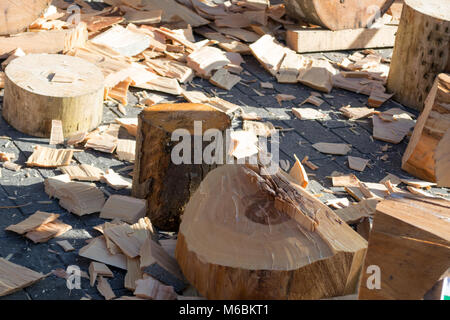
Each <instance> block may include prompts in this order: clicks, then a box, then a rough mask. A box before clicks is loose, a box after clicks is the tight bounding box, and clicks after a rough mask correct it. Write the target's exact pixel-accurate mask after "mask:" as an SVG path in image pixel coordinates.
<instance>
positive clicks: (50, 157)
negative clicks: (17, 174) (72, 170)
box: [26, 145, 73, 168]
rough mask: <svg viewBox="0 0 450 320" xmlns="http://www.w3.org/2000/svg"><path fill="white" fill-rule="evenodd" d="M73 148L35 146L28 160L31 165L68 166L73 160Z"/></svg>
mask: <svg viewBox="0 0 450 320" xmlns="http://www.w3.org/2000/svg"><path fill="white" fill-rule="evenodd" d="M72 156H73V150H72V149H53V148H47V147H42V146H39V145H37V146H35V147H34V151H33V153H32V154H31V155H30V156H29V157H28V160H27V162H26V164H27V166H29V167H43V168H54V167H60V166H68V165H70V163H71V162H72Z"/></svg>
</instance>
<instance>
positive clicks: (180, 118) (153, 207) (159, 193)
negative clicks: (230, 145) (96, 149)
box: [133, 103, 231, 231]
mask: <svg viewBox="0 0 450 320" xmlns="http://www.w3.org/2000/svg"><path fill="white" fill-rule="evenodd" d="M195 121H196V122H197V123H201V129H200V131H198V132H195V130H194V129H195V128H194V125H195V123H194V122H195ZM230 125H231V121H230V118H229V117H228V116H227V115H226V114H225V113H223V112H220V111H218V110H217V109H214V108H212V107H210V106H206V105H202V104H192V103H178V104H160V105H156V106H153V107H148V108H146V109H144V110H143V111H142V112H141V113H140V115H139V124H138V133H137V137H136V162H135V167H134V174H133V196H135V197H137V198H142V199H147V216H149V218H150V220H151V221H152V224H153V225H154V226H156V227H158V228H160V229H162V230H165V231H178V227H179V224H180V216H181V215H182V214H183V211H184V207H185V205H186V203H187V202H188V201H189V198H190V196H191V194H192V193H193V192H195V190H196V189H197V187H198V186H199V185H200V182H201V181H202V180H203V178H204V176H205V175H206V174H207V173H208V172H209V171H210V170H212V169H213V168H215V167H216V166H217V164H208V163H205V162H204V161H203V159H202V158H201V154H202V153H203V150H204V146H205V145H209V144H210V143H211V142H201V144H200V146H198V145H195V140H196V139H194V136H193V135H194V133H195V134H197V135H202V136H203V133H205V131H206V130H208V129H217V130H219V131H220V132H222V134H221V136H222V141H225V140H224V139H225V138H224V137H223V132H224V131H225V130H226V129H227V128H229V127H230ZM179 129H184V130H187V131H186V134H189V135H191V136H192V137H191V139H190V140H191V141H187V140H185V137H184V136H182V137H181V138H180V137H178V139H180V141H179V142H178V141H172V139H171V137H172V134H173V133H174V131H176V130H179ZM200 139H202V137H200ZM200 141H201V140H200ZM216 141H217V142H219V140H216ZM181 143H187V144H188V149H190V150H189V152H190V155H189V154H188V153H186V154H184V153H182V152H179V151H180V150H179V149H175V150H174V152H172V151H173V149H174V148H179V147H180V146H181ZM222 147H223V145H222ZM195 149H197V151H200V158H195V157H196V155H197V156H198V155H199V154H198V153H196V152H195ZM222 149H223V150H217V151H218V152H223V151H224V150H225V148H222ZM172 153H173V155H174V156H176V157H178V156H179V155H180V154H182V155H184V156H185V157H186V158H185V160H186V161H184V163H180V164H178V161H176V163H174V159H173V157H172ZM177 160H180V159H177ZM219 164H220V163H219Z"/></svg>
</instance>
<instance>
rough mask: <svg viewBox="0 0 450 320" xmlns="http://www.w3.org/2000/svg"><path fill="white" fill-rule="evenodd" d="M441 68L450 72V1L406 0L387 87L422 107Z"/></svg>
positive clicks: (403, 100)
mask: <svg viewBox="0 0 450 320" xmlns="http://www.w3.org/2000/svg"><path fill="white" fill-rule="evenodd" d="M441 72H446V73H449V72H450V2H449V1H442V0H405V4H404V6H403V11H402V18H401V20H400V25H399V28H398V31H397V37H396V40H395V47H394V53H393V55H392V61H391V68H390V72H389V77H388V81H387V87H388V89H389V91H390V92H393V93H395V95H394V99H395V100H397V101H398V102H400V103H402V104H404V105H406V106H408V107H411V108H414V109H416V110H422V109H423V107H424V101H425V98H426V97H427V95H428V93H429V92H430V90H431V87H432V85H433V81H434V79H435V78H436V76H437V75H438V74H439V73H441Z"/></svg>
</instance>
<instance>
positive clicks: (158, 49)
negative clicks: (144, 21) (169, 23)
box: [127, 23, 167, 58]
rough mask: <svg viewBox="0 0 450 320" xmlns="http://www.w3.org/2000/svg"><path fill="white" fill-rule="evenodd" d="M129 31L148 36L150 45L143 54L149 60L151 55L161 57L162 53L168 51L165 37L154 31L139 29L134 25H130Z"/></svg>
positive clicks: (144, 28) (143, 27)
mask: <svg viewBox="0 0 450 320" xmlns="http://www.w3.org/2000/svg"><path fill="white" fill-rule="evenodd" d="M127 29H128V30H130V31H134V32H139V33H143V34H146V35H148V36H149V37H150V45H149V47H148V49H146V50H144V51H143V52H142V53H141V54H142V55H143V56H144V57H145V58H148V57H149V55H158V56H159V55H160V54H161V53H163V52H165V51H166V50H167V45H166V43H165V37H162V36H160V35H159V34H158V33H156V32H155V31H154V30H153V29H149V28H146V27H145V26H141V27H140V28H138V27H137V26H135V25H134V24H131V23H130V24H128V26H127Z"/></svg>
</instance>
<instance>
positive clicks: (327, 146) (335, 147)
mask: <svg viewBox="0 0 450 320" xmlns="http://www.w3.org/2000/svg"><path fill="white" fill-rule="evenodd" d="M312 146H313V148H314V149H316V150H317V151H319V152H322V153H326V154H336V155H346V154H347V153H348V152H349V151H350V150H351V148H350V147H349V146H348V145H347V144H344V143H327V142H319V143H315V144H313V145H312Z"/></svg>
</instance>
